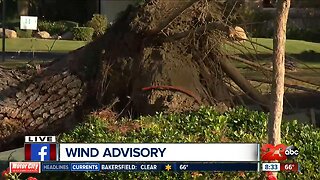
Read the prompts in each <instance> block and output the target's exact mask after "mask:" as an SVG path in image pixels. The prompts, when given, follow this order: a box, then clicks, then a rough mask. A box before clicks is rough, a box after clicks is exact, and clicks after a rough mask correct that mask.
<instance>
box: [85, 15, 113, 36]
mask: <svg viewBox="0 0 320 180" xmlns="http://www.w3.org/2000/svg"><path fill="white" fill-rule="evenodd" d="M107 23H108V22H107V17H106V16H104V15H101V14H94V15H93V17H92V19H91V20H90V21H88V22H87V26H88V27H92V28H93V29H94V37H99V36H101V35H103V34H104V33H105V32H106V29H107V26H108V24H107Z"/></svg>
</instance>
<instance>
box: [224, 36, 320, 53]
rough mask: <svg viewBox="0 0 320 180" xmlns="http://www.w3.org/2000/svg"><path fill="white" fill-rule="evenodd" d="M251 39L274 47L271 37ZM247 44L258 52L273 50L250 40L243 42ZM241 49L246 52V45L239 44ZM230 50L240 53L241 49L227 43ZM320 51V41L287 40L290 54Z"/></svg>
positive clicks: (287, 50) (252, 51)
mask: <svg viewBox="0 0 320 180" xmlns="http://www.w3.org/2000/svg"><path fill="white" fill-rule="evenodd" d="M251 41H253V42H257V43H259V44H262V45H264V46H267V47H269V48H272V47H273V40H272V39H270V38H252V39H251ZM242 44H243V45H245V47H247V48H250V49H251V50H250V51H249V52H251V53H255V50H256V51H257V52H258V54H271V53H272V51H271V50H269V49H266V48H264V47H261V46H259V45H256V44H251V43H250V42H244V43H242ZM237 47H239V48H240V49H241V50H243V51H245V52H246V48H245V47H241V45H238V46H237ZM226 48H227V49H228V51H231V52H233V53H240V51H239V50H237V49H236V48H232V47H230V46H228V45H227V47H226ZM253 49H255V50H253ZM307 52H312V53H320V44H319V43H313V42H307V41H302V40H291V39H288V40H287V42H286V53H288V54H302V53H307Z"/></svg>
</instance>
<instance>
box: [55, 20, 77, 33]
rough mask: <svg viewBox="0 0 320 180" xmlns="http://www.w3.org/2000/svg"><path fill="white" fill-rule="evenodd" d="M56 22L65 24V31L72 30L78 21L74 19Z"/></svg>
mask: <svg viewBox="0 0 320 180" xmlns="http://www.w3.org/2000/svg"><path fill="white" fill-rule="evenodd" d="M58 23H61V24H63V25H64V26H65V29H66V31H72V29H73V28H75V27H79V23H77V22H74V21H59V22H58Z"/></svg>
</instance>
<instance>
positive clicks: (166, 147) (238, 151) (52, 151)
mask: <svg viewBox="0 0 320 180" xmlns="http://www.w3.org/2000/svg"><path fill="white" fill-rule="evenodd" d="M259 150H260V145H259V144H254V143H211V144H210V143H209V144H204V143H203V144H198V143H154V144H151V143H136V144H134V143H104V144H84V143H82V144H81V143H60V144H56V143H26V144H25V160H28V161H48V160H51V161H63V162H259V161H260V151H259Z"/></svg>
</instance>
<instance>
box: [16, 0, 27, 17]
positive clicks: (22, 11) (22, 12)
mask: <svg viewBox="0 0 320 180" xmlns="http://www.w3.org/2000/svg"><path fill="white" fill-rule="evenodd" d="M29 3H30V2H29V0H17V6H18V15H19V16H27V15H28V14H29Z"/></svg>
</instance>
